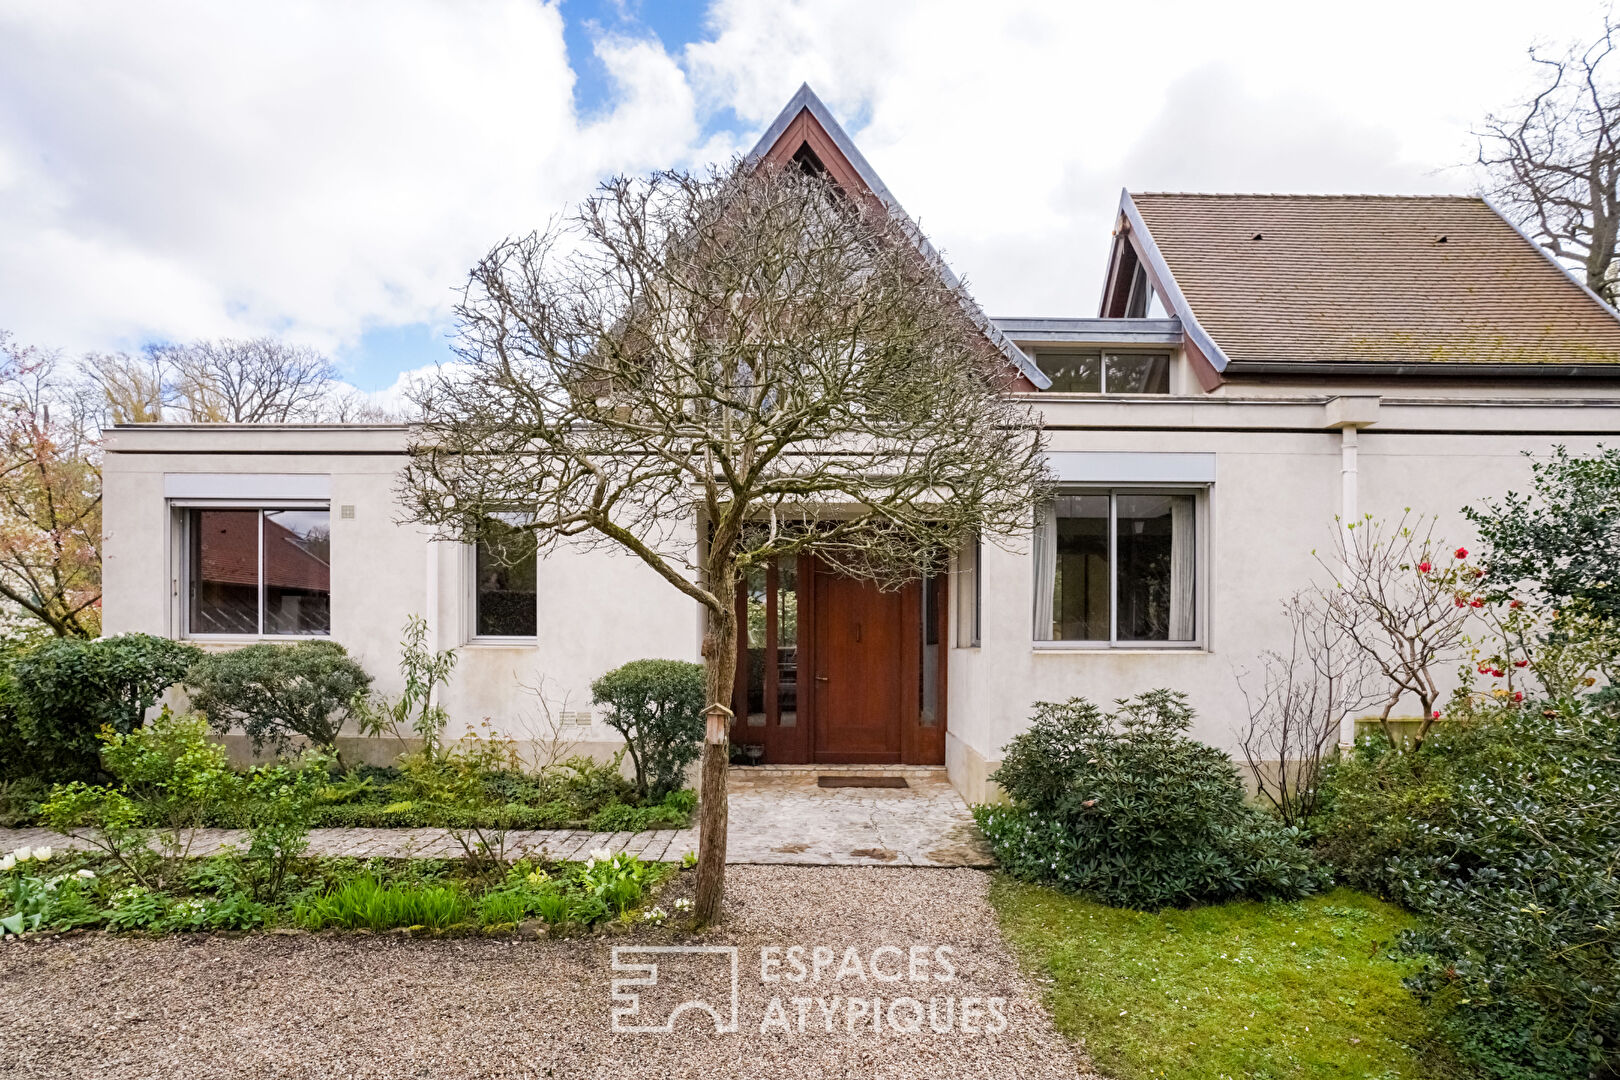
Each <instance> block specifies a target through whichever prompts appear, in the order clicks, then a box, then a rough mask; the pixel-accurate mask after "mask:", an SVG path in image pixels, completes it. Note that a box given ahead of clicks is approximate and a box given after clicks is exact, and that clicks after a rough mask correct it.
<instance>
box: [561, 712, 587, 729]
mask: <svg viewBox="0 0 1620 1080" xmlns="http://www.w3.org/2000/svg"><path fill="white" fill-rule="evenodd" d="M591 719H592V717H591V713H590V711H589V710H586V711H584V712H569V711H566V710H565V711H564V712H563V713H562V722H563V723H564V724H565V725H569V726H572V727H590V726H591Z"/></svg>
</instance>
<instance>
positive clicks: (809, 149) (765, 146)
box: [748, 83, 1052, 390]
mask: <svg viewBox="0 0 1620 1080" xmlns="http://www.w3.org/2000/svg"><path fill="white" fill-rule="evenodd" d="M748 158H749V160H765V161H770V162H774V163H776V164H782V165H785V164H788V163H790V162H797V163H799V164H800V165H802V166H805V167H808V168H812V169H821V170H825V171H826V173H827V175H828V176H829V177H831V178H832V180H833V182H834V183H836V184H837V185H838V186H839V187H841V188H843V189H844V190H845V191H847V192H851V193H859V194H862V195H867V196H870V197H872V198H875V199H877V200H878V201H879V202H881V203H883V205H884V206H886V207H888V208H889V209H890V210H891V211H893V212H894V213H895V214H896V215H898V216H899V217H900V218H901V220H902V221H904V222H905V223H906V225H907V226H909V228H910V231H911V234H912V236H913V237H914V238H915V239H916V241H917V246H918V247H919V248H921V249H922V251H923V252H924V254H926V255H927V256H928V257H930V258H937V256H938V253H937V252H936V251H935V250H934V247H933V245H931V244H930V243H929V242H928V240H927V238H926V237H924V236H923V234H922V231H921V230H920V229H918V228H917V226H916V223H915V222H913V221H912V220H911V218H910V216H909V215H907V214H906V212H905V210H903V209H902V208H901V206H900V203H899V202H898V201H897V200H896V199H895V197H894V195H893V194H892V193H890V191H889V188H888V185H886V184H884V182H883V181H882V179H881V178H879V176H878V174H877V172H876V171H875V170H873V168H872V166H871V164H870V163H868V162H867V160H866V158H865V157H863V156H862V155H861V152H860V150H858V149H857V148H856V146H855V144H854V142H852V141H851V140H850V137H849V135H847V134H846V133H845V132H844V129H843V128H842V127H841V126H840V125H839V123H838V121H837V120H835V119H834V118H833V115H832V113H831V112H829V111H828V110H827V106H826V105H824V104H823V103H822V101H821V99H820V98H819V97H817V96H816V93H815V91H814V90H811V89H810V84H809V83H805V84H803V85H802V86H800V87H799V91H798V93H796V94H794V95H793V98H792V100H790V101H789V102H788V103H787V107H786V108H784V109H783V110H782V111H781V112H780V113H779V114H777V117H776V119H775V120H773V121H772V122H771V125H770V127H768V128H766V129H765V134H764V135H762V136H760V139H759V142H757V143H755V144H754V148H753V149H752V150H750V151H749V153H748ZM940 266H941V267H943V269H944V272H945V280H946V283H947V284H949V285H950V286H951V287H952V288H953V289H955V290H956V291H957V293H958V295H960V296H961V297H962V300H963V303H964V304H966V305H967V307H968V311H969V314H971V315H972V316H973V319H974V322H976V323H977V324H978V326H979V328H980V329H981V330H982V331H983V332H984V335H985V336H986V337H988V338H989V339H990V341H991V343H993V344H994V345H995V346H996V348H998V349H1000V350H1001V352H1002V354H1003V355H1004V356H1006V357H1007V360H1008V361H1009V362H1010V363H1011V364H1012V365H1013V366H1014V367H1015V368H1017V369H1018V371H1019V374H1020V375H1021V376H1022V378H1021V379H1020V380H1019V386H1018V389H1021V390H1032V389H1040V390H1045V389H1046V388H1047V387H1049V386H1051V385H1052V380H1051V379H1049V378H1047V376H1046V375H1044V374H1043V373H1042V372H1041V369H1040V368H1038V367H1036V366H1035V362H1034V361H1032V360H1031V359H1030V358H1029V357H1028V356H1025V355H1024V353H1023V351H1022V350H1021V349H1019V348H1018V346H1016V345H1014V344H1013V343H1012V342H1011V341H1009V340H1008V339H1007V337H1006V336H1005V335H1004V334H1002V332H1001V331H1000V330H998V329H996V325H995V324H994V323H992V322H991V321H990V319H989V318H988V317H986V315H985V314H984V311H983V310H982V309H980V307H979V305H978V303H977V302H976V301H974V299H973V298H972V296H970V295H969V294H968V291H967V290H966V289H965V288H963V287H962V282H961V280H960V279H959V278H958V277H957V276H956V275H955V273H953V272H952V271H951V268H950V267H949V266H946V265H945V264H944V261H943V260H940Z"/></svg>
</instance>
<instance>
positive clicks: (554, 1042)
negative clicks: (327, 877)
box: [0, 866, 1090, 1080]
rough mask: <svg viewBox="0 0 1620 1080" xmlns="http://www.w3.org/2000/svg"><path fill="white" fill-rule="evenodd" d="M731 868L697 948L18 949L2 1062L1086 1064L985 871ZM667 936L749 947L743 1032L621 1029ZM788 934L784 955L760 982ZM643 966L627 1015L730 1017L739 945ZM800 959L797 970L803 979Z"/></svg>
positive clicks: (1034, 1069)
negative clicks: (619, 996) (1045, 1006)
mask: <svg viewBox="0 0 1620 1080" xmlns="http://www.w3.org/2000/svg"><path fill="white" fill-rule="evenodd" d="M689 879H690V876H689V875H683V878H682V880H681V882H679V883H678V884H677V886H676V888H684V887H686V886H687V885H688V884H689ZM728 880H729V886H730V888H729V893H728V909H727V910H728V914H727V919H726V921H725V923H724V924H723V925H722V926H721V927H719V928H717V929H715V930H714V931H712V932H710V933H709V934H706V935H704V936H703V937H702V938H701V939H689V938H676V937H674V936H673V935H670V934H666V933H661V932H658V931H653V932H649V933H647V934H643V935H634V936H624V935H617V936H613V937H592V938H584V939H578V940H564V941H543V940H542V941H534V940H497V939H481V938H467V939H455V940H438V941H433V940H420V939H402V938H396V937H391V936H381V937H365V936H341V937H340V936H307V935H297V936H259V937H251V938H238V939H227V938H221V937H198V938H188V939H184V940H182V939H168V940H158V941H144V940H136V939H129V938H113V937H107V936H103V935H88V936H84V937H78V938H69V939H65V940H59V941H54V942H50V941H46V942H29V943H23V944H10V945H6V946H0V1076H4V1077H14V1076H15V1077H69V1076H71V1077H81V1076H97V1077H129V1078H134V1077H161V1078H163V1080H189V1078H193V1077H221V1078H226V1077H229V1078H243V1077H336V1076H343V1077H390V1078H393V1077H509V1078H519V1077H582V1076H583V1077H612V1078H614V1080H619V1078H630V1077H640V1076H647V1077H665V1076H668V1077H701V1078H704V1080H715V1078H719V1077H733V1076H736V1077H756V1076H757V1077H776V1076H793V1077H795V1078H796V1080H811V1078H818V1077H847V1076H860V1077H928V1078H934V1077H945V1076H956V1077H975V1078H977V1077H1020V1078H1046V1077H1068V1078H1074V1077H1077V1076H1079V1077H1086V1076H1089V1075H1090V1074H1089V1073H1088V1072H1087V1071H1086V1066H1085V1062H1084V1059H1083V1057H1080V1056H1078V1055H1077V1054H1076V1051H1075V1050H1074V1049H1073V1048H1071V1047H1070V1046H1069V1045H1068V1044H1067V1043H1066V1042H1065V1041H1064V1040H1063V1039H1062V1037H1061V1036H1059V1035H1057V1034H1056V1033H1055V1031H1054V1030H1053V1028H1052V1025H1051V1022H1050V1020H1049V1019H1048V1017H1047V1016H1046V1014H1045V1012H1044V1011H1043V1010H1042V1009H1041V1007H1040V1005H1039V1004H1038V1001H1037V999H1036V996H1035V993H1034V990H1033V987H1032V986H1031V985H1030V983H1029V982H1028V980H1026V979H1025V978H1024V977H1023V976H1022V975H1021V974H1020V973H1019V972H1018V970H1017V968H1016V966H1015V965H1014V963H1013V961H1012V959H1011V957H1010V956H1009V954H1008V952H1007V949H1006V946H1005V945H1004V944H1003V943H1002V940H1001V937H1000V934H999V932H998V930H997V928H996V924H995V916H994V913H993V912H992V910H991V908H990V905H989V903H988V901H987V900H986V889H987V885H988V880H989V879H988V878H987V877H986V875H985V874H983V873H981V872H979V871H976V870H966V869H954V870H947V869H908V868H899V867H894V868H889V867H883V868H879V867H766V866H738V867H733V868H732V869H731V870H730V871H729V874H728ZM671 944H703V945H709V946H736V947H737V956H738V970H739V975H740V977H739V980H738V983H739V990H740V994H739V1008H738V1010H737V1019H738V1031H737V1032H736V1033H725V1034H718V1033H716V1031H715V1026H716V1021H715V1020H714V1019H713V1018H712V1017H711V1016H710V1015H709V1014H707V1013H702V1012H699V1011H697V1010H687V1011H685V1012H683V1013H681V1014H680V1016H679V1017H678V1018H677V1020H676V1021H675V1024H674V1031H673V1032H672V1033H661V1034H648V1033H642V1034H634V1033H624V1032H622V1031H621V1032H615V1031H614V1030H613V1029H612V1024H613V1018H612V1016H611V1009H612V1005H613V1002H612V1000H611V996H610V987H611V983H612V980H613V979H614V978H615V977H616V976H617V977H619V978H625V979H628V978H633V977H635V975H636V974H637V972H636V971H635V970H624V969H621V970H620V971H618V972H615V971H614V970H613V969H612V949H613V947H614V946H615V945H617V946H620V947H621V948H622V947H625V946H630V947H639V946H643V945H663V946H667V945H671ZM795 945H797V946H802V947H803V951H802V953H789V952H788V947H790V946H795ZM771 946H776V947H779V949H780V952H778V953H774V954H772V953H767V954H765V955H767V956H770V957H773V958H779V959H780V961H781V962H780V963H779V964H777V965H775V966H773V967H771V969H770V971H771V973H772V974H773V975H776V976H777V980H776V981H772V982H765V981H762V978H761V956H762V949H764V948H767V947H771ZM816 946H821V947H822V950H821V951H820V952H819V953H818V952H817V951H816V949H815V947H816ZM941 947H944V951H943V952H941V951H940V950H941ZM649 959H651V960H653V961H655V962H657V963H659V964H661V965H662V968H663V970H662V974H661V976H660V979H659V983H658V984H657V985H655V986H643V987H636V988H630V989H629V990H628V991H627V992H637V993H639V994H640V995H641V1002H640V1005H641V1012H640V1014H639V1016H628V1015H627V1016H626V1017H624V1018H621V1020H620V1021H619V1023H620V1024H621V1026H635V1025H639V1024H648V1025H656V1024H657V1023H659V1022H660V1020H661V1019H663V1018H666V1017H667V1016H668V1015H669V1013H670V1011H671V1009H672V1007H673V1005H675V1004H677V1003H678V1001H679V1000H683V999H684V997H685V996H686V995H687V994H688V993H701V994H703V996H704V997H705V998H706V999H708V1000H711V1001H712V1002H713V1003H714V1004H715V1005H716V1011H717V1012H718V1013H720V1014H721V1022H725V1021H726V1020H728V1019H729V1004H730V1002H729V987H727V986H726V985H725V984H726V983H728V982H729V957H728V954H726V953H725V952H723V951H721V952H717V953H710V954H706V955H702V956H696V957H689V956H670V955H669V954H648V953H639V954H638V953H628V952H626V953H622V954H621V963H622V964H627V963H629V962H632V961H646V960H649ZM794 961H798V962H799V965H800V966H801V967H802V969H803V970H804V971H805V975H804V977H803V979H802V981H794V980H791V979H790V978H787V977H785V976H792V975H793V974H795V967H794ZM818 962H819V977H818V978H815V979H812V978H811V976H812V975H815V974H817V969H818ZM683 964H685V966H684V967H683V966H682V965H683ZM857 968H859V973H857V971H856V969H857ZM874 972H875V974H874ZM716 979H718V980H719V981H718V982H716ZM672 994H673V995H674V996H673V997H671V996H670V995H672ZM796 998H797V999H798V1001H797V1002H796V1001H795V1000H794V999H796ZM773 999H775V1000H776V1002H777V1005H776V1006H774V1007H773V1006H772V1000H773ZM851 999H857V1001H856V1003H853V1004H852V1002H851ZM874 999H876V1000H874ZM998 1000H999V1004H998V1003H997V1002H998ZM908 1002H909V1003H908ZM947 1002H948V1003H949V1004H947ZM930 1006H931V1007H932V1010H933V1011H932V1014H930V1012H929V1007H930ZM874 1012H875V1013H876V1014H877V1015H876V1020H875V1021H874V1019H873V1014H874ZM874 1023H875V1026H876V1028H877V1030H874ZM762 1024H764V1026H765V1027H766V1029H767V1030H764V1031H763V1032H762ZM914 1025H915V1026H917V1027H920V1029H921V1030H920V1031H917V1032H915V1033H911V1032H910V1031H909V1029H910V1028H911V1027H913V1026H914ZM933 1027H944V1028H949V1033H936V1032H935V1031H934V1030H932V1028H933ZM829 1028H830V1029H831V1031H829V1030H828V1029H829ZM964 1029H965V1030H964Z"/></svg>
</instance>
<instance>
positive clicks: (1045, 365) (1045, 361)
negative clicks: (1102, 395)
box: [1039, 352, 1102, 394]
mask: <svg viewBox="0 0 1620 1080" xmlns="http://www.w3.org/2000/svg"><path fill="white" fill-rule="evenodd" d="M1039 360H1040V368H1041V370H1042V371H1044V372H1046V374H1047V375H1049V376H1050V377H1051V379H1052V387H1051V388H1052V389H1053V390H1061V391H1063V392H1065V393H1084V394H1095V393H1097V392H1099V391H1100V390H1102V357H1101V356H1100V355H1099V354H1097V353H1049V352H1043V353H1041V354H1040V355H1039Z"/></svg>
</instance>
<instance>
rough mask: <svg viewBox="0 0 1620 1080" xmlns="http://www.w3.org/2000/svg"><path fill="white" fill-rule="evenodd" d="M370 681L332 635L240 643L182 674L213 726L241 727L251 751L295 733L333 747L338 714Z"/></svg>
mask: <svg viewBox="0 0 1620 1080" xmlns="http://www.w3.org/2000/svg"><path fill="white" fill-rule="evenodd" d="M370 686H371V676H370V675H367V674H366V671H365V669H364V668H362V667H361V666H360V665H359V664H358V663H356V662H355V660H354V659H353V658H352V657H350V656H349V654H348V652H346V651H345V650H344V648H343V646H342V645H339V644H338V643H337V642H335V641H300V642H297V643H296V644H292V645H275V644H271V643H269V642H260V643H258V644H254V645H245V646H243V647H242V648H240V649H233V650H231V651H230V652H221V653H210V654H208V655H207V656H204V657H203V658H202V659H201V660H198V661H197V663H196V664H195V665H194V666H193V667H192V668H191V670H190V671H189V672H187V673H186V688H187V690H188V691H189V692H190V695H191V705H192V707H193V708H195V709H196V710H198V711H199V712H202V713H204V714H205V715H207V717H208V722H209V723H210V724H211V725H213V727H214V730H216V731H219V732H222V733H223V732H226V731H229V730H230V729H231V728H232V727H240V728H241V729H242V731H243V732H244V733H245V734H246V735H247V737H248V738H249V739H250V740H252V742H253V748H254V749H255V750H257V749H259V748H261V747H263V746H264V745H265V744H266V743H268V744H270V745H271V746H273V747H274V748H275V749H276V751H277V752H278V753H284V752H286V751H287V749H288V748H289V747H290V746H291V745H292V743H293V742H294V740H295V738H303V739H305V740H308V742H309V743H310V744H311V745H313V746H316V747H319V748H320V749H322V750H327V751H331V752H334V753H335V752H336V750H337V736H338V732H339V731H340V730H341V729H342V727H343V721H344V719H345V718H347V717H348V715H349V713H350V711H351V710H352V709H353V708H354V703H355V701H356V699H358V698H359V697H360V696H361V695H362V694H364V693H365V692H366V691H367V690H368V689H369V688H370Z"/></svg>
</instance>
